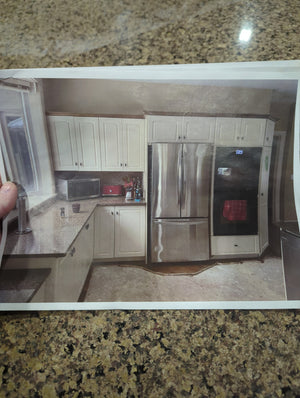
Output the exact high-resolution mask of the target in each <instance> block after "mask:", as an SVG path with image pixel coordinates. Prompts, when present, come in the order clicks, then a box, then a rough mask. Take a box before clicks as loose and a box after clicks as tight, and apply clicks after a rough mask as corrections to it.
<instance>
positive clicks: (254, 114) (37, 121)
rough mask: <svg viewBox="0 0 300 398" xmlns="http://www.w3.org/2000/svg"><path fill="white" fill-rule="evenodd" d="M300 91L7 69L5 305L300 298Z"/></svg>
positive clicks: (3, 105) (261, 83)
mask: <svg viewBox="0 0 300 398" xmlns="http://www.w3.org/2000/svg"><path fill="white" fill-rule="evenodd" d="M297 86H298V81H297V80H292V79H291V80H276V79H263V80H262V79H257V80H253V79H252V80H247V79H246V80H245V79H232V80H228V79H223V80H222V79H215V80H213V79H212V80H208V79H198V80H193V79H191V80H182V81H181V80H180V79H178V81H174V80H173V81H168V80H165V81H163V80H160V81H140V80H138V79H137V80H136V81H134V80H130V81H129V80H126V79H124V80H114V79H88V78H74V77H73V75H72V77H70V78H30V79H29V78H27V79H25V78H23V79H22V78H19V79H18V78H14V77H10V78H1V80H0V143H1V178H2V188H1V190H2V191H4V192H3V206H4V205H5V206H6V207H5V209H6V210H5V209H4V210H3V212H2V213H1V215H2V217H3V227H2V237H1V247H2V249H3V256H2V262H1V268H0V308H1V304H4V303H110V302H137V303H141V302H224V301H228V302H244V301H260V302H264V301H283V302H287V301H289V300H300V267H299V256H300V233H299V224H298V219H297V212H296V203H295V192H294V184H295V180H294V174H295V171H294V164H293V160H294V139H295V137H294V127H295V110H296V96H297ZM5 181H7V182H5ZM0 194H1V192H0ZM9 195H10V196H9ZM0 199H1V196H0ZM1 200H2V199H1ZM8 201H9V203H7V202H8ZM0 205H1V203H0ZM1 206H2V205H1ZM24 308H25V307H24ZM41 308H42V307H41Z"/></svg>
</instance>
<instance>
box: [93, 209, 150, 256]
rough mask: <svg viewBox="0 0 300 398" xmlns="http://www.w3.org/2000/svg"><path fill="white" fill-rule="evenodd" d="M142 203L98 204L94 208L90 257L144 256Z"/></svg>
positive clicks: (144, 231) (144, 237)
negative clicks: (92, 248)
mask: <svg viewBox="0 0 300 398" xmlns="http://www.w3.org/2000/svg"><path fill="white" fill-rule="evenodd" d="M145 228H146V227H145V207H144V206H138V205H137V206H115V207H113V206H103V207H102V206H100V207H98V208H97V209H96V218H95V242H94V258H95V259H101V258H121V257H124V258H126V257H144V256H145V250H146V245H145V242H146V230H145Z"/></svg>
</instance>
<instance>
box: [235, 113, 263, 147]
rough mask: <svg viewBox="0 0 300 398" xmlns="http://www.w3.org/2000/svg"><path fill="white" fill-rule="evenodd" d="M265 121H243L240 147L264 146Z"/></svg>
mask: <svg viewBox="0 0 300 398" xmlns="http://www.w3.org/2000/svg"><path fill="white" fill-rule="evenodd" d="M265 130H266V120H265V119H250V118H249V119H242V124H241V134H240V145H243V146H252V147H256V146H263V144H264V139H265Z"/></svg>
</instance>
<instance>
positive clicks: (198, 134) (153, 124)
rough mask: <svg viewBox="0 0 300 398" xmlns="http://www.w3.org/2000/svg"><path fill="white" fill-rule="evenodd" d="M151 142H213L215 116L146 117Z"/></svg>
mask: <svg viewBox="0 0 300 398" xmlns="http://www.w3.org/2000/svg"><path fill="white" fill-rule="evenodd" d="M146 119H147V123H148V141H149V142H213V141H214V133H215V121H216V118H214V117H193V116H191V117H186V116H154V115H149V116H147V117H146Z"/></svg>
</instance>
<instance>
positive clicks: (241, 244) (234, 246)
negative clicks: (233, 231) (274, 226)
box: [211, 235, 259, 256]
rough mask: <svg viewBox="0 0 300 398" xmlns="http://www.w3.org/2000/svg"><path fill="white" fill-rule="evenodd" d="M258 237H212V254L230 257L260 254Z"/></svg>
mask: <svg viewBox="0 0 300 398" xmlns="http://www.w3.org/2000/svg"><path fill="white" fill-rule="evenodd" d="M258 253H259V242H258V235H238V236H212V237H211V254H212V255H213V256H222V255H225V256H229V255H233V256H236V255H243V254H247V255H248V254H258Z"/></svg>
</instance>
